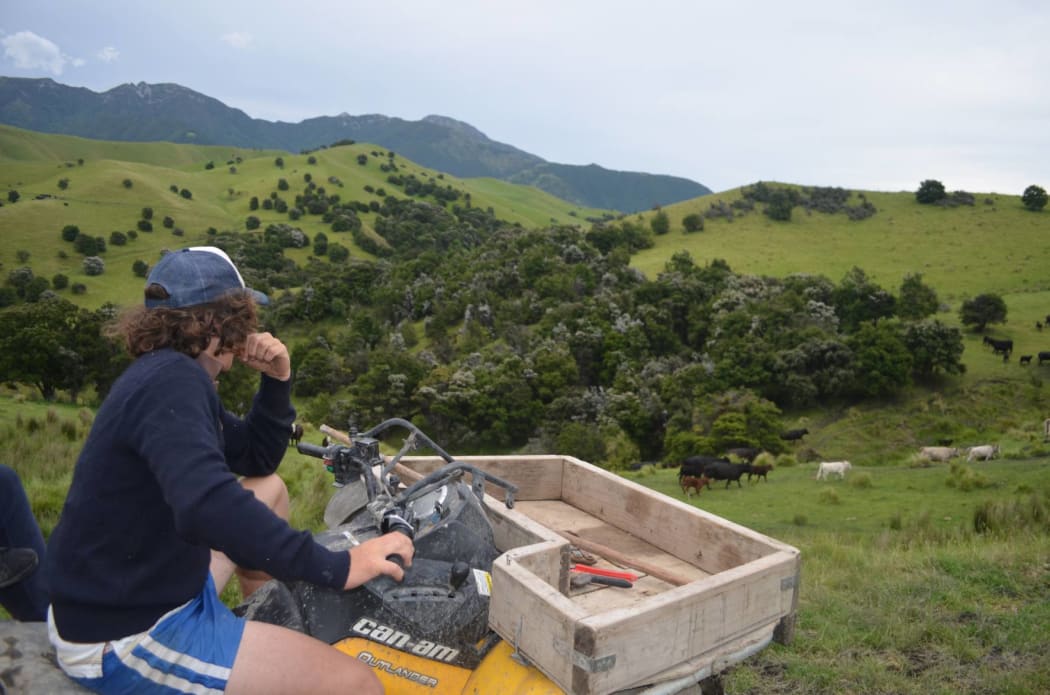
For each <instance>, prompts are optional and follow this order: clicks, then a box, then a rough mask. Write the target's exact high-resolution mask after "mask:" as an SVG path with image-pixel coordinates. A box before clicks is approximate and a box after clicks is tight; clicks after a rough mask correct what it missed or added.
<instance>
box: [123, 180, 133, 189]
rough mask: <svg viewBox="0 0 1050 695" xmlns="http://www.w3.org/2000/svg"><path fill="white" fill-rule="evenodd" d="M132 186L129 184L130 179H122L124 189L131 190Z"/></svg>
mask: <svg viewBox="0 0 1050 695" xmlns="http://www.w3.org/2000/svg"><path fill="white" fill-rule="evenodd" d="M133 185H135V184H133V183H132V182H131V179H124V188H131V187H132V186H133Z"/></svg>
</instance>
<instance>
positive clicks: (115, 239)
mask: <svg viewBox="0 0 1050 695" xmlns="http://www.w3.org/2000/svg"><path fill="white" fill-rule="evenodd" d="M109 243H110V244H111V245H113V246H125V245H126V244H127V243H128V235H127V234H125V233H124V232H119V231H114V232H110V233H109Z"/></svg>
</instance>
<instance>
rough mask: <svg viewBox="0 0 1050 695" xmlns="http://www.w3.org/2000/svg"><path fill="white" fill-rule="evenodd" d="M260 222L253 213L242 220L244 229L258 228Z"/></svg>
mask: <svg viewBox="0 0 1050 695" xmlns="http://www.w3.org/2000/svg"><path fill="white" fill-rule="evenodd" d="M260 224H262V222H261V221H260V220H259V218H258V217H256V216H255V215H248V218H247V219H246V220H244V227H245V229H258V228H259V225H260Z"/></svg>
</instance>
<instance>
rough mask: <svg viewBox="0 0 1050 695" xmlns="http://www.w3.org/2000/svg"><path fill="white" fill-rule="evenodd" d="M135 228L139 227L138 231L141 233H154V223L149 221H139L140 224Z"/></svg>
mask: <svg viewBox="0 0 1050 695" xmlns="http://www.w3.org/2000/svg"><path fill="white" fill-rule="evenodd" d="M135 226H136V227H138V230H139V231H140V232H152V231H153V223H152V222H150V221H149V220H139V221H138V223H137V224H136V225H135Z"/></svg>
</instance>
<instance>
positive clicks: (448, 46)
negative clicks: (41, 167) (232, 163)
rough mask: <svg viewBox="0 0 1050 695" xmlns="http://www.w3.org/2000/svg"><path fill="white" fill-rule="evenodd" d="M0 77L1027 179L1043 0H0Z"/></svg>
mask: <svg viewBox="0 0 1050 695" xmlns="http://www.w3.org/2000/svg"><path fill="white" fill-rule="evenodd" d="M0 75H6V76H10V77H50V78H52V79H54V80H55V81H57V82H60V83H63V84H67V85H72V86H78V87H87V88H88V89H91V90H93V91H98V92H101V91H106V90H108V89H112V88H113V87H116V86H117V85H120V84H122V83H126V82H147V83H161V82H172V83H176V84H180V85H182V86H184V87H188V88H190V89H192V90H195V91H197V92H201V93H203V94H206V95H208V96H211V97H214V98H216V99H218V100H220V101H222V102H223V103H225V104H227V105H228V106H232V107H235V108H238V109H241V110H243V111H244V112H245V113H247V114H248V115H249V116H252V117H255V118H263V119H266V120H281V121H289V122H298V121H300V120H302V119H305V118H310V117H314V116H324V115H336V114H339V113H344V112H345V113H349V114H353V115H361V114H367V113H379V114H384V115H387V116H396V117H400V118H404V119H408V120H418V119H420V118H423V117H424V116H426V115H428V114H440V115H443V116H449V117H452V118H455V119H458V120H461V121H465V122H467V123H469V124H471V125H472V126H474V127H476V128H478V129H479V130H481V131H482V132H484V133H485V134H486V135H487V136H488V137H490V138H492V139H493V140H497V141H500V142H504V143H507V144H510V145H513V146H515V147H517V148H519V149H522V150H525V151H526V152H530V153H532V154H536V155H539V156H540V157H543V158H544V159H547V160H548V161H552V162H559V163H565V164H590V163H595V164H599V165H601V166H603V167H607V168H610V169H619V170H626V171H645V172H650V173H657V174H672V175H676V176H684V177H687V178H690V179H693V180H694V181H698V182H700V183H703V184H704V185H706V186H708V187H710V188H712V189H713V190H715V191H722V190H726V189H729V188H733V187H736V186H740V185H744V184H748V183H753V182H755V181H759V180H765V181H781V182H789V183H799V184H805V185H821V186H843V187H847V188H854V189H867V190H889V191H897V190H908V191H914V190H915V189H917V188H918V186H919V183H920V182H921V181H923V180H924V179H928V178H934V179H938V180H940V181H941V182H943V183H944V185H945V186H946V187H947V188H948V190H966V191H970V192H974V193H990V192H996V193H1011V194H1020V193H1021V192H1022V191H1023V190H1024V188H1025V187H1026V186H1028V185H1029V184H1032V183H1035V184H1039V185H1041V186H1043V187H1044V188H1048V189H1050V3H1048V2H1045V0H1002V1H1000V2H997V3H988V2H986V1H983V2H973V1H970V0H955V1H953V2H942V1H941V0H932V1H931V0H925V1H919V0H904V1H898V0H886V1H883V2H864V3H859V2H849V1H848V0H845V1H843V0H829V1H826V2H825V1H816V0H796V1H795V2H774V1H769V2H748V1H740V0H732V1H731V2H725V1H724V0H721V1H720V2H717V3H715V2H707V0H644V1H642V0H631V1H630V2H626V1H622V0H526V1H518V2H508V1H500V0H445V1H444V2H436V1H434V0H399V1H398V2H385V1H384V0H370V1H369V2H360V1H358V0H311V1H310V2H298V3H296V2H281V3H271V2H265V1H264V0H204V1H198V0H176V1H174V2H155V1H149V2H143V1H141V0H134V1H124V2H120V1H116V0H94V1H93V2H85V1H79V0H75V1H72V2H70V1H65V2H58V1H56V0H33V1H32V2H30V1H29V0H0Z"/></svg>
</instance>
